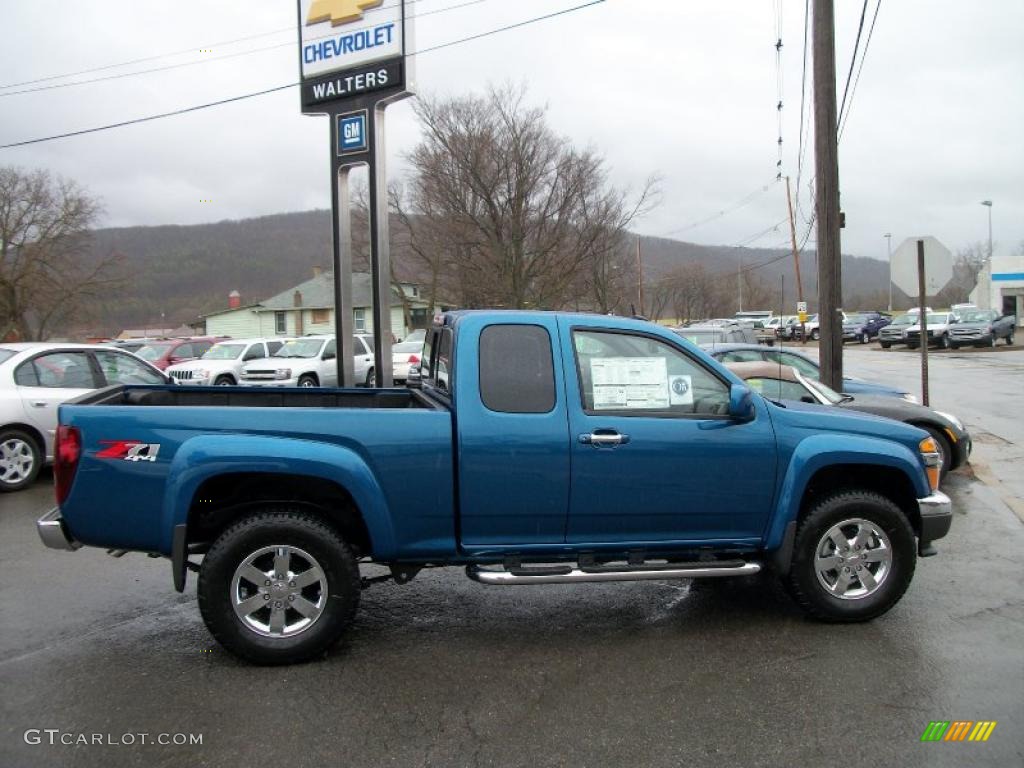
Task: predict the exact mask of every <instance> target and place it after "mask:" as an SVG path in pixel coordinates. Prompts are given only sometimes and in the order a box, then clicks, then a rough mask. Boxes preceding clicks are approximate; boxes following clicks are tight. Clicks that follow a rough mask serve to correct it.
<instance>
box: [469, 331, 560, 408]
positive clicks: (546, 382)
mask: <svg viewBox="0 0 1024 768" xmlns="http://www.w3.org/2000/svg"><path fill="white" fill-rule="evenodd" d="M480 397H481V399H482V400H483V403H484V405H485V406H487V408H488V409H490V410H492V411H498V412H500V413H548V412H549V411H550V410H551V409H552V408H554V407H555V371H554V363H553V361H552V359H551V336H549V335H548V332H547V330H546V329H544V328H541V327H540V326H539V325H491V326H488V327H487V328H485V329H484V330H483V333H481V334H480Z"/></svg>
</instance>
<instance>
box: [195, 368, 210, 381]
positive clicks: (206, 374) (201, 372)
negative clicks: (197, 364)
mask: <svg viewBox="0 0 1024 768" xmlns="http://www.w3.org/2000/svg"><path fill="white" fill-rule="evenodd" d="M194 375H195V377H196V378H197V379H208V378H210V372H209V371H204V370H202V369H200V370H198V371H196V372H195V374H194Z"/></svg>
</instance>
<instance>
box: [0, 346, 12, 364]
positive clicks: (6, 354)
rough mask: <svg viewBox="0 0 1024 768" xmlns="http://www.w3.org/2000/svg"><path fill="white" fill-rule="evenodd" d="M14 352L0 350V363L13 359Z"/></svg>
mask: <svg viewBox="0 0 1024 768" xmlns="http://www.w3.org/2000/svg"><path fill="white" fill-rule="evenodd" d="M14 355H15V352H14V350H13V349H0V363H2V362H3V361H4V360H7V359H8V358H10V357H14Z"/></svg>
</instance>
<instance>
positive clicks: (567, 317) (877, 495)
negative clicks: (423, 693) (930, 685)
mask: <svg viewBox="0 0 1024 768" xmlns="http://www.w3.org/2000/svg"><path fill="white" fill-rule="evenodd" d="M420 381H421V385H420V388H418V389H404V390H402V389H361V390H357V389H322V390H321V389H317V390H313V389H299V388H291V389H288V388H286V389H253V388H245V387H188V386H113V387H107V388H105V389H102V390H98V391H97V392H94V393H92V394H90V395H87V396H83V397H81V398H78V399H77V400H75V401H72V402H70V403H67V404H65V405H63V406H61V409H60V419H59V421H60V423H59V428H58V433H59V434H58V438H57V449H56V463H55V464H56V465H55V471H54V476H55V487H56V496H57V503H58V506H57V507H55V508H54V509H53V510H52V511H51V512H49V513H48V514H46V515H45V516H44V517H43V518H41V519H40V520H39V523H38V529H39V533H40V535H41V537H42V539H43V541H44V542H45V543H46V544H47V545H48V546H51V547H57V548H63V549H76V548H78V547H80V546H82V545H86V546H95V547H104V548H107V549H108V550H111V552H112V554H115V555H120V554H122V553H123V552H124V551H138V552H144V553H148V554H150V555H153V556H164V557H167V558H169V559H170V562H171V571H172V578H173V584H174V587H175V588H176V589H177V590H178V591H179V592H180V591H182V590H183V589H184V588H185V582H186V574H187V573H188V571H193V572H197V573H198V585H197V593H198V602H199V609H200V612H201V614H202V617H203V619H204V621H205V623H206V625H207V627H208V628H209V630H210V631H211V632H212V634H213V635H214V637H215V638H216V639H217V640H218V641H219V642H220V643H221V644H222V645H223V646H224V647H226V648H227V649H229V650H230V651H232V652H233V653H235V654H237V655H239V656H241V657H243V658H245V659H248V660H250V661H252V662H256V663H263V664H283V663H291V662H297V661H302V660H305V659H309V658H311V657H314V656H317V655H321V654H323V653H324V652H325V651H326V650H327V649H328V648H329V647H330V646H331V645H332V644H333V643H334V642H335V641H336V640H338V638H339V637H340V636H341V634H342V633H343V632H344V631H345V630H346V629H347V628H348V627H349V626H350V625H351V624H352V623H353V621H354V617H355V614H356V609H357V606H358V604H359V596H360V591H361V589H363V588H365V587H367V586H369V585H370V584H371V583H373V582H375V581H377V580H380V579H382V578H391V579H394V581H395V582H397V583H405V582H408V581H409V580H410V579H412V578H413V577H414V576H415V575H416V574H417V573H418V572H419V571H421V570H422V569H424V568H432V567H441V566H463V567H465V568H466V574H467V575H468V576H469V577H470V578H471V579H474V580H476V581H477V582H479V583H481V584H484V585H508V586H514V585H543V584H565V583H576V582H603V581H635V580H643V579H658V580H662V579H674V578H716V577H717V578H721V577H729V576H746V575H749V574H754V573H757V572H758V571H760V570H762V568H770V569H771V570H773V571H774V572H775V573H777V574H778V575H779V576H780V577H781V578H782V579H783V580H784V582H785V583H786V585H787V586H788V588H789V590H790V592H791V593H792V595H793V596H794V598H795V599H796V601H797V602H798V603H799V604H800V605H801V606H802V607H803V608H804V609H805V610H806V611H807V612H808V613H809V614H810V615H812V616H814V617H816V618H818V619H822V620H826V621H835V622H853V621H864V620H868V619H871V618H874V617H876V616H878V615H880V614H882V613H884V612H885V611H887V610H888V609H889V608H891V607H892V606H893V605H894V604H895V603H896V602H897V601H898V600H899V599H900V597H901V596H902V595H903V593H904V591H905V590H906V589H907V587H908V585H909V584H910V581H911V577H912V576H913V573H914V568H915V564H916V559H917V557H918V556H919V555H920V556H927V555H931V554H935V549H934V546H933V541H934V540H936V539H938V538H941V537H942V536H944V535H945V534H946V533H947V532H948V530H949V527H950V521H951V517H952V511H951V505H950V501H949V499H948V498H947V497H946V496H945V495H944V494H942V493H941V492H940V491H939V490H938V479H939V466H938V462H939V456H938V453H937V452H936V446H935V444H934V442H933V441H932V438H931V437H930V436H929V435H928V434H927V433H926V432H924V431H922V430H920V429H917V428H915V427H911V426H908V425H905V424H901V423H899V422H896V421H890V420H887V419H882V418H878V417H874V416H868V415H864V414H860V413H854V412H846V411H841V410H840V409H828V408H825V407H823V406H818V405H811V404H805V403H794V402H787V401H781V402H773V401H770V400H766V399H764V398H763V397H761V396H759V395H755V394H753V393H752V392H751V390H750V389H749V388H748V387H747V386H746V385H745V384H744V383H743V382H742V381H741V380H740V379H739V378H737V377H736V376H735V375H734V374H732V373H731V372H730V371H728V370H727V369H726V368H725V367H723V366H722V365H721V364H720V363H718V362H716V361H715V360H714V359H712V358H711V357H709V356H708V355H706V354H705V353H704V352H702V351H701V350H700V349H698V348H697V347H696V346H694V345H692V344H690V343H689V342H687V341H685V340H683V339H681V338H680V337H679V336H678V335H677V334H675V333H673V332H672V331H671V330H669V329H666V328H661V327H659V326H657V325H654V324H651V323H647V322H644V321H640V320H633V319H624V318H615V317H607V316H599V315H581V314H577V315H573V314H561V313H544V312H511V311H509V312H504V311H475V312H473V311H460V312H452V313H448V314H446V315H444V316H442V317H441V318H439V321H438V324H437V325H435V326H434V327H433V328H432V329H431V330H430V331H429V332H428V335H427V339H426V342H425V346H424V352H423V360H422V371H421V379H420ZM199 558H201V561H200V562H196V560H197V559H199ZM367 563H375V564H378V565H382V566H385V568H386V569H387V570H386V572H385V575H384V576H378V577H375V578H367V577H364V576H361V574H360V566H361V565H363V564H367Z"/></svg>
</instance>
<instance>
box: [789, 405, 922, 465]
mask: <svg viewBox="0 0 1024 768" xmlns="http://www.w3.org/2000/svg"><path fill="white" fill-rule="evenodd" d="M882 399H886V398H882ZM888 399H890V400H892V399H893V398H888ZM769 406H770V407H771V415H772V421H773V422H774V423H775V424H776V425H777V428H780V431H782V430H785V429H793V430H802V431H806V432H808V433H809V434H821V433H823V432H832V433H835V434H847V435H863V436H865V437H876V438H879V439H881V440H892V441H894V442H897V443H900V444H902V445H905V446H906V447H907V448H909V449H910V450H911V451H912V452H913V453H914V454H915V455H916V454H917V453H918V444H919V443H920V442H921V441H922V440H923V439H924V438H926V437H928V433H927V432H925V431H924V430H922V429H918V428H917V427H912V426H910V425H909V424H904V423H903V422H901V421H895V420H893V419H888V418H883V417H881V416H875V415H872V414H869V413H863V412H860V411H854V410H851V409H849V408H842V407H839V406H835V405H816V404H812V403H803V402H797V401H793V400H785V401H783V403H782V404H781V405H780V404H778V403H775V402H772V401H769Z"/></svg>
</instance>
